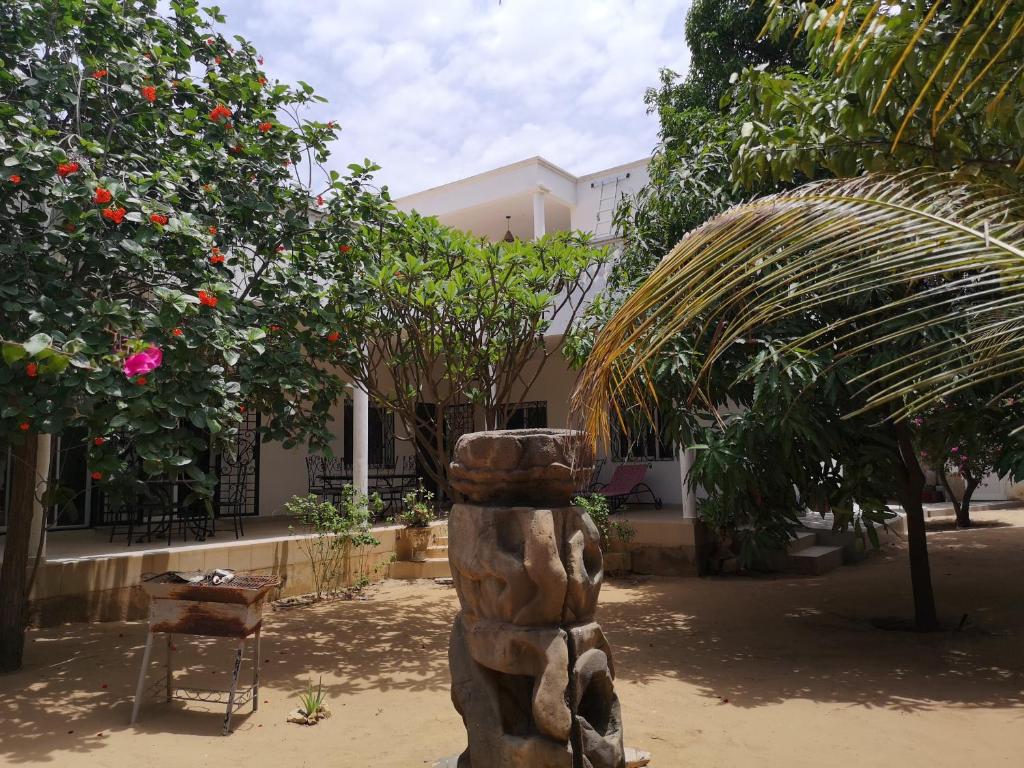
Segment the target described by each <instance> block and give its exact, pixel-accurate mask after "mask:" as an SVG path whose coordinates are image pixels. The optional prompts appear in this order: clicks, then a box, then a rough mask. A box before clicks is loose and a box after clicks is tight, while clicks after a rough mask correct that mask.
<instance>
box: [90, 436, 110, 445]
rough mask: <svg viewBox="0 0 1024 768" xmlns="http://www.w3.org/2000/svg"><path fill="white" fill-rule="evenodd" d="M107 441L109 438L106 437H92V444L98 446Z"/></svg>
mask: <svg viewBox="0 0 1024 768" xmlns="http://www.w3.org/2000/svg"><path fill="white" fill-rule="evenodd" d="M105 442H107V439H106V438H105V437H94V438H93V439H92V444H93V445H97V446H99V445H103V444H104V443H105Z"/></svg>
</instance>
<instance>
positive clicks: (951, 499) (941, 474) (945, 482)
mask: <svg viewBox="0 0 1024 768" xmlns="http://www.w3.org/2000/svg"><path fill="white" fill-rule="evenodd" d="M939 477H940V478H942V487H943V488H945V489H946V493H948V494H949V502H950V504H952V505H953V512H954V513H955V514H956V519H957V520H959V519H960V502H959V501H957V498H956V494H955V493H953V486H951V485H950V484H949V478H948V477H946V471H945V470H944V469H943V470H939ZM958 525H959V523H958Z"/></svg>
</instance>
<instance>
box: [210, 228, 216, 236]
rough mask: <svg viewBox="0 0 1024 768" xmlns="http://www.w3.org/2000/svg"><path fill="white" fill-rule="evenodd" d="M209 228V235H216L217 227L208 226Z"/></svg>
mask: <svg viewBox="0 0 1024 768" xmlns="http://www.w3.org/2000/svg"><path fill="white" fill-rule="evenodd" d="M209 230H210V234H211V235H216V234H217V228H216V227H209Z"/></svg>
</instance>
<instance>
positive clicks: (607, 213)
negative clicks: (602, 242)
mask: <svg viewBox="0 0 1024 768" xmlns="http://www.w3.org/2000/svg"><path fill="white" fill-rule="evenodd" d="M623 179H624V177H622V176H616V177H615V178H614V179H605V180H603V181H601V189H600V196H599V198H598V201H597V221H596V222H595V225H594V235H595V236H597V237H609V236H611V235H612V234H613V232H612V219H614V217H615V206H616V204H617V203H618V200H619V182H621V181H623ZM591 186H597V184H596V182H595V183H592V184H591Z"/></svg>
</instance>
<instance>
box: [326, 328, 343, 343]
mask: <svg viewBox="0 0 1024 768" xmlns="http://www.w3.org/2000/svg"><path fill="white" fill-rule="evenodd" d="M340 338H341V334H340V333H338V332H337V331H331V332H330V333H328V334H327V340H328V341H329V342H331V344H337V343H338V339H340Z"/></svg>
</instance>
